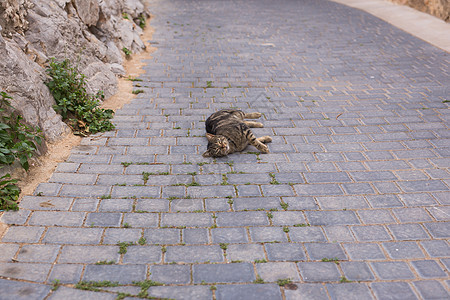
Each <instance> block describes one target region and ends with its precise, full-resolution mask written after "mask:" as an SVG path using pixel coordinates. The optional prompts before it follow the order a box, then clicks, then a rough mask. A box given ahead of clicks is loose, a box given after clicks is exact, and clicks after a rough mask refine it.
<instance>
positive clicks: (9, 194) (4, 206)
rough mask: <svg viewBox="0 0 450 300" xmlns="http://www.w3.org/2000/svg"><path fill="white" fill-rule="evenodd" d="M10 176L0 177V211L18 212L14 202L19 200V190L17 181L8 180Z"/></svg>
mask: <svg viewBox="0 0 450 300" xmlns="http://www.w3.org/2000/svg"><path fill="white" fill-rule="evenodd" d="M10 178H11V175H10V174H5V175H4V176H2V177H0V210H19V206H18V205H17V203H16V201H17V199H19V195H20V188H19V187H18V186H17V185H16V183H17V181H18V180H17V179H10Z"/></svg>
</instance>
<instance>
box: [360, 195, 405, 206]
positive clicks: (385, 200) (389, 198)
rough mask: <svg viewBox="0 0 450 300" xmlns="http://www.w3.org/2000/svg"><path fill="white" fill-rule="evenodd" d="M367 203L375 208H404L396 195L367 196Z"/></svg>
mask: <svg viewBox="0 0 450 300" xmlns="http://www.w3.org/2000/svg"><path fill="white" fill-rule="evenodd" d="M366 198H367V201H369V203H370V205H371V206H372V207H374V208H384V207H402V206H403V204H402V202H400V200H399V199H398V197H397V196H396V195H392V194H387V195H367V196H366Z"/></svg>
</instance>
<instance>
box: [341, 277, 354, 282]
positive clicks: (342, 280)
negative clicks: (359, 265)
mask: <svg viewBox="0 0 450 300" xmlns="http://www.w3.org/2000/svg"><path fill="white" fill-rule="evenodd" d="M339 282H340V283H347V282H352V281H351V280H348V279H347V277H345V276H342V277H341V279H340V280H339Z"/></svg>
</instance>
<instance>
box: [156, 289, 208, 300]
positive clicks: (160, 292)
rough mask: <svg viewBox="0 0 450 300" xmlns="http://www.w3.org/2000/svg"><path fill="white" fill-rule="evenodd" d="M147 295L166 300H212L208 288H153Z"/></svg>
mask: <svg viewBox="0 0 450 300" xmlns="http://www.w3.org/2000/svg"><path fill="white" fill-rule="evenodd" d="M148 293H149V295H151V296H152V297H157V298H168V299H180V300H189V299H199V300H210V299H212V291H211V290H210V288H209V287H208V286H199V285H196V286H153V287H150V289H148Z"/></svg>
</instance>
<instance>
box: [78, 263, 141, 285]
mask: <svg viewBox="0 0 450 300" xmlns="http://www.w3.org/2000/svg"><path fill="white" fill-rule="evenodd" d="M146 274H147V267H146V266H145V265H87V266H86V270H85V271H84V275H83V280H84V281H105V280H107V281H112V282H118V283H120V284H131V283H133V281H143V280H145V278H146Z"/></svg>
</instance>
